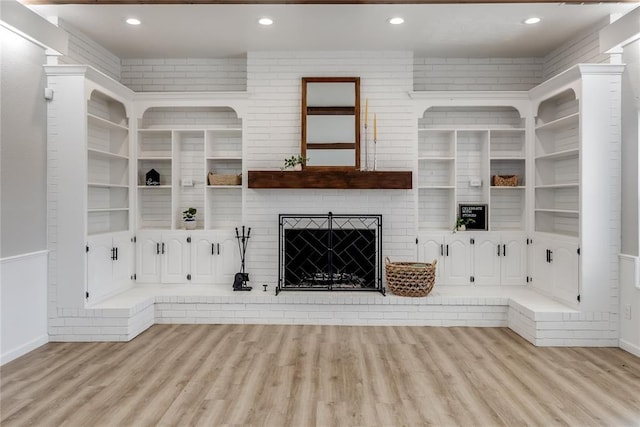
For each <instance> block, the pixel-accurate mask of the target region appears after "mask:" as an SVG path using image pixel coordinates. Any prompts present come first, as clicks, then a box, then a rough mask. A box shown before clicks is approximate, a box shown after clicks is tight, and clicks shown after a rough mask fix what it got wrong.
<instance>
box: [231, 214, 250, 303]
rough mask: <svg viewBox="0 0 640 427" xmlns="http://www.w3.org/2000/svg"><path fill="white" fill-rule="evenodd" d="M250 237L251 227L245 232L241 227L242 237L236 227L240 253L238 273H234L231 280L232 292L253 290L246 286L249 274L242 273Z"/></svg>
mask: <svg viewBox="0 0 640 427" xmlns="http://www.w3.org/2000/svg"><path fill="white" fill-rule="evenodd" d="M250 237H251V227H249V228H248V229H247V230H246V234H245V227H244V225H243V226H242V235H241V234H240V232H239V231H238V227H236V239H238V250H239V251H240V260H241V264H240V272H239V273H236V275H235V276H234V278H233V290H234V291H250V290H251V289H253V288H252V287H251V286H247V282H248V281H249V273H245V271H244V259H245V254H246V253H247V245H248V244H249V238H250Z"/></svg>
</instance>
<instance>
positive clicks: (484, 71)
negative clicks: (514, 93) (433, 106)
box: [413, 58, 544, 90]
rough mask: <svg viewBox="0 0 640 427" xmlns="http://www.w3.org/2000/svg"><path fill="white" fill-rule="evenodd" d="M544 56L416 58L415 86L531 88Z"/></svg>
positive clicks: (538, 77) (538, 76)
mask: <svg viewBox="0 0 640 427" xmlns="http://www.w3.org/2000/svg"><path fill="white" fill-rule="evenodd" d="M543 62H544V61H543V58H415V59H414V61H413V64H414V65H413V90H529V89H531V88H532V87H534V86H536V85H538V84H540V83H542V65H543Z"/></svg>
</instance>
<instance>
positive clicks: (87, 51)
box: [58, 19, 120, 80]
mask: <svg viewBox="0 0 640 427" xmlns="http://www.w3.org/2000/svg"><path fill="white" fill-rule="evenodd" d="M58 25H59V26H60V28H62V29H63V30H65V31H66V32H67V33H68V34H69V51H68V53H67V55H66V56H63V57H62V58H59V59H58V61H59V63H61V64H84V65H91V66H92V67H94V68H96V69H98V70H100V71H102V72H103V73H105V74H106V75H108V76H109V77H111V78H113V79H115V80H120V58H119V57H117V56H116V55H114V54H113V53H111V52H109V51H108V50H107V49H105V48H104V47H102V46H101V45H99V44H98V43H96V42H94V41H93V40H91V39H90V38H89V37H87V36H86V35H85V34H83V33H82V32H81V31H80V30H78V29H77V28H75V27H73V26H72V25H71V24H69V23H67V22H65V21H64V20H63V19H58Z"/></svg>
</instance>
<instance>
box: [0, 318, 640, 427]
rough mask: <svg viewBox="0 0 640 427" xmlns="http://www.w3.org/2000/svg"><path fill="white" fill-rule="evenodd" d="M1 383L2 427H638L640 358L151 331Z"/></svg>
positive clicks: (430, 337) (396, 334)
mask: <svg viewBox="0 0 640 427" xmlns="http://www.w3.org/2000/svg"><path fill="white" fill-rule="evenodd" d="M0 375H1V377H0V379H1V381H2V384H1V389H0V399H1V406H0V409H1V411H2V412H1V417H0V424H1V425H2V426H23V425H35V426H58V425H69V426H102V425H113V426H152V425H163V426H173V425H176V426H183V425H203V426H225V425H234V426H239V425H254V426H260V425H265V426H278V427H281V426H301V427H303V426H419V425H437V426H445V425H462V426H473V425H478V426H494V425H509V426H521V425H538V426H553V425H570V426H588V425H608V426H626V425H640V358H637V357H635V356H633V355H631V354H629V353H626V352H624V351H622V350H620V349H614V348H541V347H534V346H532V345H531V344H529V343H528V342H526V341H525V340H523V339H522V338H520V337H519V336H518V335H516V334H515V333H513V332H512V331H510V330H509V329H506V328H429V327H351V326H266V325H155V326H153V327H152V328H150V329H149V330H148V331H146V332H145V333H143V334H142V335H140V336H139V337H137V338H136V339H134V340H133V341H131V342H129V343H50V344H47V345H45V346H43V347H41V348H39V349H37V350H35V351H33V352H31V353H29V354H27V355H26V356H23V357H21V358H19V359H17V360H15V361H13V362H10V363H8V364H6V365H5V366H3V367H2V368H0Z"/></svg>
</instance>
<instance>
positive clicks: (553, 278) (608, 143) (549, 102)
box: [529, 64, 623, 311]
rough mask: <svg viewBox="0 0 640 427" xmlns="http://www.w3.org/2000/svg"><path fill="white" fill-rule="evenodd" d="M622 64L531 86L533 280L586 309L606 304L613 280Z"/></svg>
mask: <svg viewBox="0 0 640 427" xmlns="http://www.w3.org/2000/svg"><path fill="white" fill-rule="evenodd" d="M622 70H623V67H622V66H618V65H608V64H602V65H601V64H582V65H578V66H575V67H573V68H571V69H569V70H567V71H565V72H563V73H561V74H559V75H557V76H555V77H554V78H552V79H550V80H548V81H546V82H545V83H542V84H541V85H539V86H537V87H536V88H534V89H532V90H531V91H530V97H531V102H532V108H533V113H534V115H535V124H534V131H533V135H532V137H533V144H532V145H533V147H532V154H531V155H532V158H533V161H534V164H533V172H534V178H533V180H534V183H533V185H534V186H533V195H532V199H533V209H532V210H531V220H532V228H533V233H532V240H533V245H532V248H533V253H532V254H530V258H529V259H530V264H531V267H530V269H531V271H532V282H531V283H532V286H533V287H534V288H536V289H538V290H539V291H541V292H543V293H546V294H548V295H551V296H553V297H555V298H557V299H559V300H562V301H564V302H567V303H569V304H572V305H575V306H580V308H581V309H584V310H591V311H598V310H602V311H606V310H608V309H609V306H610V304H611V299H610V298H611V295H610V293H609V292H610V284H611V283H612V282H615V281H616V280H617V269H616V268H614V267H612V266H617V264H618V253H619V249H620V246H619V245H620V243H619V242H620V213H619V211H618V209H616V208H614V207H615V206H619V205H620V194H621V193H620V191H621V190H620V173H621V171H620V168H621V166H620V81H621V73H622Z"/></svg>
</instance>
